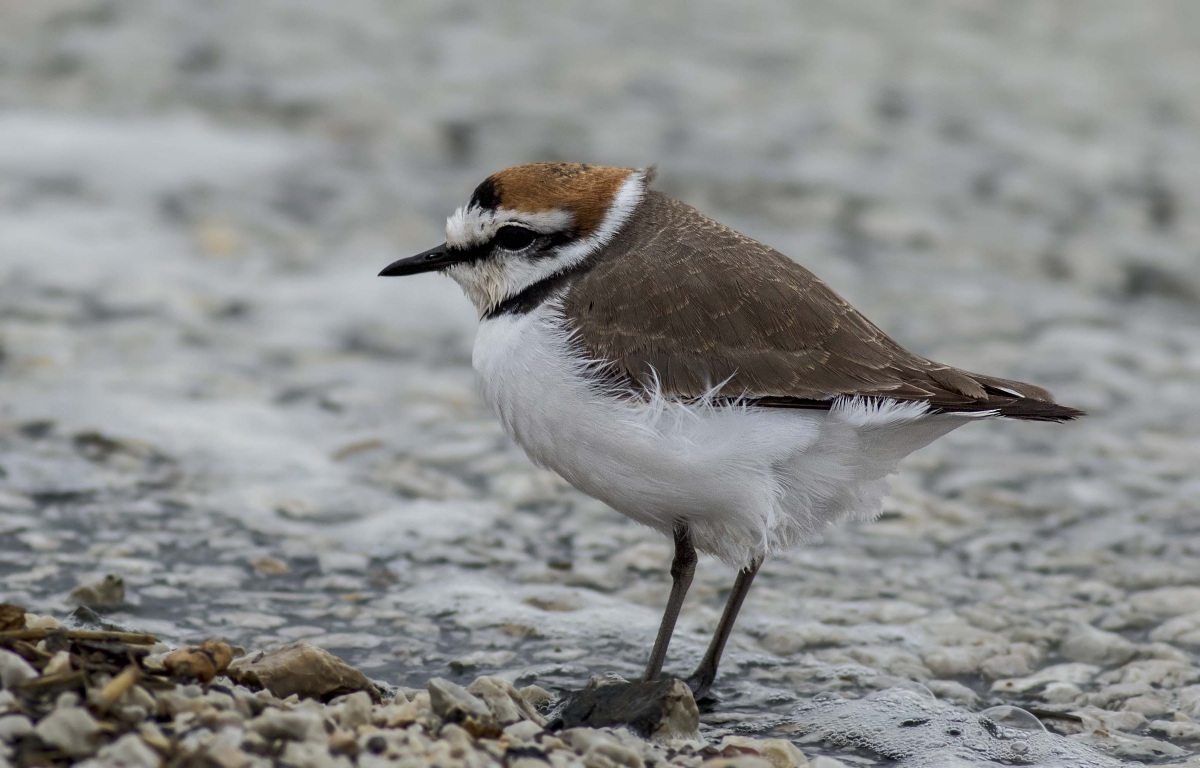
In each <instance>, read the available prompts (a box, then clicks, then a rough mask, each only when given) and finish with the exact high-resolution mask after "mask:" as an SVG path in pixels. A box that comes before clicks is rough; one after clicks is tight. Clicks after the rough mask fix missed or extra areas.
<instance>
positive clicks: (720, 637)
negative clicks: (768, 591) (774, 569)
mask: <svg viewBox="0 0 1200 768" xmlns="http://www.w3.org/2000/svg"><path fill="white" fill-rule="evenodd" d="M761 565H762V560H759V561H757V562H755V563H751V564H750V565H748V566H746V567H745V568H743V569H742V570H740V571H738V575H737V580H736V581H734V582H733V591H732V592H731V593H729V601H728V602H726V603H725V612H724V613H722V614H721V621H720V623H719V624H717V631H716V633H714V634H713V639H712V642H711V643H709V644H708V651H706V652H705V654H704V658H703V659H702V660H701V661H700V666H698V667H696V671H695V672H693V673H692V676H691V677H689V678H688V681H687V682H688V685H689V686H691V688H692V695H693V696H695V697H696V698H697V699H700V698H702V697H703V696H704V695H705V694H707V693H708V690H709V689H710V688H712V684H713V681H714V680H716V679H717V665H718V664H720V663H721V654H722V653H723V652H724V651H725V643H726V641H728V640H729V633H730V632H732V631H733V623H734V622H735V621H737V615H738V611H740V610H741V609H742V603H743V602H745V600H746V593H748V592H749V591H750V584H751V583H752V582H753V581H754V576H755V575H756V574H757V573H758V569H759V566H761Z"/></svg>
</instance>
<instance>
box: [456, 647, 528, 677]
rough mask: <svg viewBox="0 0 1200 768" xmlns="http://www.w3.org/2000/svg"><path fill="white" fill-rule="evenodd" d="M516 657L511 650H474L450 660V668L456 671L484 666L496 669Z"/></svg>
mask: <svg viewBox="0 0 1200 768" xmlns="http://www.w3.org/2000/svg"><path fill="white" fill-rule="evenodd" d="M516 657H517V654H516V653H515V652H513V651H475V652H474V653H468V654H466V655H465V656H460V657H458V658H457V659H454V660H453V661H451V662H450V669H452V670H454V672H456V673H461V672H465V671H467V670H472V669H476V668H479V667H484V668H485V669H496V668H497V667H503V666H504V665H505V664H507V663H508V662H510V661H512V660H513V659H515V658H516Z"/></svg>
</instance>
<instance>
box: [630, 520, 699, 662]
mask: <svg viewBox="0 0 1200 768" xmlns="http://www.w3.org/2000/svg"><path fill="white" fill-rule="evenodd" d="M695 573H696V548H695V547H693V546H692V537H691V534H689V533H688V529H687V526H684V525H678V526H676V527H675V559H674V560H672V561H671V596H670V597H669V598H668V599H667V610H666V611H664V612H663V617H662V623H661V624H659V626H658V637H657V638H656V639H655V640H654V650H652V651H651V652H650V661H649V663H648V664H646V674H644V675H642V680H644V681H645V682H647V683H649V682H653V681H654V680H657V679H658V674H659V673H660V672H662V667H663V662H664V661H666V658H667V646H669V645H670V644H671V635H672V634H673V633H674V632H675V621H676V620H677V619H678V618H679V610H680V609H681V608H683V598H684V597H685V596H686V595H687V591H688V587H690V586H692V576H694V575H695Z"/></svg>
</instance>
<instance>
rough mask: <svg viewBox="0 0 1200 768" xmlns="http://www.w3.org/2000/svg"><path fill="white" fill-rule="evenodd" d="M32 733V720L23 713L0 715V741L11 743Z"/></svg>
mask: <svg viewBox="0 0 1200 768" xmlns="http://www.w3.org/2000/svg"><path fill="white" fill-rule="evenodd" d="M31 733H33V721H32V720H30V719H29V718H28V717H25V715H4V716H3V717H0V742H8V743H10V744H11V743H12V742H14V741H16V740H17V739H21V738H24V737H26V736H28V735H29V734H31Z"/></svg>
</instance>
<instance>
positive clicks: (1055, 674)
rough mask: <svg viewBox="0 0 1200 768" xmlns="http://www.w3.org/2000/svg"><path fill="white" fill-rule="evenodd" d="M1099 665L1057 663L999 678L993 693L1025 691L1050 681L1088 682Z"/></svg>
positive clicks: (994, 684) (993, 687)
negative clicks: (1004, 678)
mask: <svg viewBox="0 0 1200 768" xmlns="http://www.w3.org/2000/svg"><path fill="white" fill-rule="evenodd" d="M1099 671H1100V669H1099V667H1096V666H1095V665H1092V664H1080V663H1078V662H1074V663H1071V664H1055V665H1054V666H1051V667H1046V668H1045V669H1040V670H1038V671H1037V672H1035V673H1033V674H1032V675H1028V676H1026V677H1020V678H1012V679H1007V680H997V681H996V682H994V683H992V692H993V693H1025V692H1026V691H1031V690H1033V689H1034V688H1038V687H1040V686H1043V685H1048V684H1050V683H1075V684H1077V685H1078V684H1082V683H1087V682H1090V681H1091V680H1092V678H1093V677H1095V676H1096V673H1097V672H1099Z"/></svg>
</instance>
